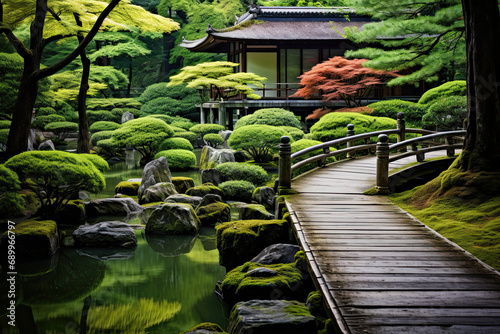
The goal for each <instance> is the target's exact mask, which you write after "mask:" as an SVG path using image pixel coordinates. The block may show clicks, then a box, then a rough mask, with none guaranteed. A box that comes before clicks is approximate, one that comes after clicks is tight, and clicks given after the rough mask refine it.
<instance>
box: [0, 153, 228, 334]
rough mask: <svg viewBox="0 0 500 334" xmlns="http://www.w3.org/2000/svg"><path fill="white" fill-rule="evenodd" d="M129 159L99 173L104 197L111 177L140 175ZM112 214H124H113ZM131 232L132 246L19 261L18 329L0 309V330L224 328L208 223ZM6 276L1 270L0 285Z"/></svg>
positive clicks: (218, 275) (219, 273)
mask: <svg viewBox="0 0 500 334" xmlns="http://www.w3.org/2000/svg"><path fill="white" fill-rule="evenodd" d="M130 153H132V152H130ZM128 158H129V159H130V161H129V160H127V159H126V160H125V161H124V162H120V163H117V164H114V165H112V166H111V169H110V171H108V172H106V181H107V184H108V186H107V189H106V190H105V191H106V193H107V196H112V195H113V194H114V186H115V185H116V184H117V183H118V182H120V181H123V180H127V179H129V178H139V177H140V176H141V173H142V169H141V168H140V167H137V165H136V164H135V163H132V162H131V161H132V159H133V160H134V161H135V160H136V159H137V156H135V155H134V156H133V158H130V157H128ZM195 174H198V175H199V173H197V172H193V173H191V172H188V173H187V174H186V173H184V174H183V173H174V176H176V175H178V176H181V175H182V176H189V177H192V176H190V175H195ZM195 182H196V183H197V184H199V183H200V180H199V179H197V180H195ZM117 218H121V219H123V217H113V220H117ZM130 223H131V224H137V223H139V221H138V220H137V219H135V220H131V221H130ZM136 236H137V240H138V245H137V248H135V249H132V250H123V249H113V250H110V249H93V248H86V249H81V248H79V249H73V248H70V247H68V248H63V249H62V250H60V251H59V253H58V254H57V255H55V256H54V257H53V258H52V259H51V260H46V261H42V262H31V263H21V262H20V261H18V275H17V276H16V290H17V294H16V302H17V305H16V324H17V325H18V328H12V327H10V326H8V325H7V318H6V316H5V314H4V315H3V316H2V317H1V318H2V322H1V323H2V325H1V326H2V327H1V328H2V331H1V332H2V333H35V332H36V331H37V332H38V333H51V334H52V333H53V334H59V333H131V334H132V333H133V334H137V333H167V334H169V333H172V334H173V333H180V332H182V331H184V330H187V329H189V328H191V327H193V326H195V325H197V324H199V323H201V322H214V323H217V324H219V325H220V326H222V327H223V328H225V327H226V326H227V314H228V310H227V309H226V305H225V304H224V303H223V302H221V301H220V300H219V299H218V297H217V296H216V294H215V292H214V288H215V284H216V283H217V281H220V280H221V279H222V277H223V276H224V274H225V268H224V267H222V266H220V265H219V253H218V251H217V248H216V244H215V230H214V229H213V228H202V230H201V231H200V234H199V235H198V236H161V237H160V236H156V237H151V236H148V235H146V234H145V233H144V230H136ZM5 282H6V277H5V272H4V273H2V277H1V283H0V286H2V288H5V287H6V286H5V284H6V283H5ZM2 290H3V289H2ZM6 296H7V294H6V293H3V294H2V305H7V302H8V300H7V299H6ZM3 309H4V310H5V308H3ZM4 312H5V311H4ZM4 312H2V314H3V313H4ZM19 326H21V327H19ZM23 327H24V330H23Z"/></svg>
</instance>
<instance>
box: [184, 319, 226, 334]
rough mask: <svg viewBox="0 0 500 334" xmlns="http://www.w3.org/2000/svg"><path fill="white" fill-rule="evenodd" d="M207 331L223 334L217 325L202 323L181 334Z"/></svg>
mask: <svg viewBox="0 0 500 334" xmlns="http://www.w3.org/2000/svg"><path fill="white" fill-rule="evenodd" d="M196 330H197V331H202V330H205V331H208V332H210V333H222V334H225V333H226V332H224V330H223V329H222V328H221V327H220V326H219V325H217V324H214V323H211V322H203V323H201V324H199V325H196V326H194V327H193V328H190V329H188V330H187V331H184V332H182V333H181V334H189V333H191V332H194V331H196Z"/></svg>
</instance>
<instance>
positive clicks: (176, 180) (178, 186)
mask: <svg viewBox="0 0 500 334" xmlns="http://www.w3.org/2000/svg"><path fill="white" fill-rule="evenodd" d="M172 183H173V184H174V186H175V190H177V192H178V193H179V194H184V193H185V192H186V190H188V189H189V188H192V187H194V180H193V179H192V178H190V177H184V176H174V177H172Z"/></svg>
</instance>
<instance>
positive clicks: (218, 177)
mask: <svg viewBox="0 0 500 334" xmlns="http://www.w3.org/2000/svg"><path fill="white" fill-rule="evenodd" d="M224 181H226V179H225V177H224V175H222V173H221V172H220V171H219V170H217V169H215V168H208V169H203V170H202V171H201V183H212V184H213V185H214V186H218V185H219V184H221V183H222V182H224Z"/></svg>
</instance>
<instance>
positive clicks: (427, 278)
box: [323, 273, 498, 290]
mask: <svg viewBox="0 0 500 334" xmlns="http://www.w3.org/2000/svg"><path fill="white" fill-rule="evenodd" d="M323 277H324V278H325V282H327V283H328V284H335V285H341V284H342V285H343V284H348V283H353V284H354V283H356V284H357V283H371V284H377V283H415V284H426V283H448V284H449V285H450V290H453V286H454V284H460V283H471V284H479V285H481V284H486V285H488V284H495V283H498V277H497V276H496V275H491V274H484V275H449V274H446V275H427V274H419V275H415V274H390V275H387V274H343V273H333V274H329V273H324V274H323ZM336 288H338V286H336Z"/></svg>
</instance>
